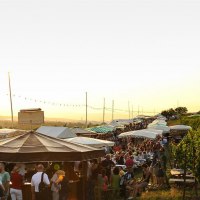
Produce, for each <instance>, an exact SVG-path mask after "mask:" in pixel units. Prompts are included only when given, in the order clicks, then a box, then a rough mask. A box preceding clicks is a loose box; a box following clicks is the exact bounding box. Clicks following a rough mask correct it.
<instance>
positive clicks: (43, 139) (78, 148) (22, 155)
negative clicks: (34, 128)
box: [0, 132, 104, 162]
mask: <svg viewBox="0 0 200 200" xmlns="http://www.w3.org/2000/svg"><path fill="white" fill-rule="evenodd" d="M103 155H104V152H103V151H102V150H99V149H96V148H92V147H88V146H84V145H80V144H79V145H78V144H74V143H71V142H66V141H63V140H60V139H56V138H52V137H48V136H45V135H42V134H39V133H30V132H29V133H25V134H23V135H20V136H16V137H13V138H7V139H4V140H0V161H1V162H42V161H43V162H47V161H56V162H59V161H81V160H87V159H93V158H97V157H101V156H103Z"/></svg>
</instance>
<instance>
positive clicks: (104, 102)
mask: <svg viewBox="0 0 200 200" xmlns="http://www.w3.org/2000/svg"><path fill="white" fill-rule="evenodd" d="M105 106H106V100H105V98H104V99H103V124H104V123H105V108H106V107H105Z"/></svg>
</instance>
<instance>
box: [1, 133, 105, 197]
mask: <svg viewBox="0 0 200 200" xmlns="http://www.w3.org/2000/svg"><path fill="white" fill-rule="evenodd" d="M102 156H104V151H103V150H100V149H96V148H92V147H89V146H85V145H80V144H74V143H71V142H66V141H63V140H60V139H56V138H52V137H49V136H45V135H42V134H39V133H33V132H28V133H25V134H22V135H19V136H16V137H12V138H7V139H4V140H1V141H0V161H1V162H8V163H38V162H43V163H53V162H60V163H62V164H63V165H64V168H65V169H66V171H67V172H68V173H70V174H72V173H73V171H71V170H72V169H71V168H70V165H71V164H70V163H72V162H75V161H82V162H83V167H82V169H83V171H82V172H83V173H82V174H81V175H80V177H79V179H78V180H70V179H69V180H70V183H71V184H73V185H74V186H73V187H74V188H76V190H78V191H80V192H79V194H80V193H81V198H80V197H77V194H72V195H71V196H73V199H74V200H75V199H77V200H79V199H80V200H81V199H83V200H85V194H84V192H85V181H86V173H87V160H89V159H94V158H99V157H102ZM69 171H70V172H69ZM75 181H77V182H75ZM76 190H74V191H76ZM24 200H31V193H30V183H29V182H26V183H25V185H24Z"/></svg>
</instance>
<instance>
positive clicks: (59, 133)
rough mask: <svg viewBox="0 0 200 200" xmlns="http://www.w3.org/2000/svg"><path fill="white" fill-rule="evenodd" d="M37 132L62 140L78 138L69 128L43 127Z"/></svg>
mask: <svg viewBox="0 0 200 200" xmlns="http://www.w3.org/2000/svg"><path fill="white" fill-rule="evenodd" d="M36 132H37V133H41V134H43V135H47V136H50V137H55V138H60V139H66V138H73V137H76V134H75V133H73V132H72V131H71V130H70V129H69V128H67V127H55V126H41V127H40V128H38V129H37V130H36Z"/></svg>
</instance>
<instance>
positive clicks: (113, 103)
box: [112, 100, 115, 121]
mask: <svg viewBox="0 0 200 200" xmlns="http://www.w3.org/2000/svg"><path fill="white" fill-rule="evenodd" d="M114 105H115V102H114V100H112V121H113V119H114Z"/></svg>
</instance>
